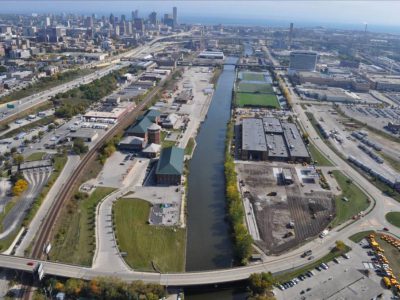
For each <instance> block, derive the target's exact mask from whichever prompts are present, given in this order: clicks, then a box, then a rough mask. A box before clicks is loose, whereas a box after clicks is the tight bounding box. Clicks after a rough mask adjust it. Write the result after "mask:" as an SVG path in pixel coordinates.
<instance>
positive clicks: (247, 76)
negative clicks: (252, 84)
mask: <svg viewBox="0 0 400 300" xmlns="http://www.w3.org/2000/svg"><path fill="white" fill-rule="evenodd" d="M240 75H241V76H242V80H248V81H265V79H264V74H263V73H259V72H241V74H240Z"/></svg>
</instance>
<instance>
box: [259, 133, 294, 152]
mask: <svg viewBox="0 0 400 300" xmlns="http://www.w3.org/2000/svg"><path fill="white" fill-rule="evenodd" d="M265 139H266V140H267V146H268V157H277V158H287V157H288V156H289V155H288V152H287V149H286V144H285V140H284V139H283V136H282V135H280V134H266V135H265Z"/></svg>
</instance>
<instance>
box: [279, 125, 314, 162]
mask: <svg viewBox="0 0 400 300" xmlns="http://www.w3.org/2000/svg"><path fill="white" fill-rule="evenodd" d="M282 128H283V134H284V136H285V140H286V144H287V148H288V151H289V157H290V159H291V160H293V161H298V162H309V161H310V154H309V153H308V150H307V148H306V146H305V144H304V141H303V138H302V136H301V135H300V132H299V130H298V129H297V127H296V125H295V124H294V123H282Z"/></svg>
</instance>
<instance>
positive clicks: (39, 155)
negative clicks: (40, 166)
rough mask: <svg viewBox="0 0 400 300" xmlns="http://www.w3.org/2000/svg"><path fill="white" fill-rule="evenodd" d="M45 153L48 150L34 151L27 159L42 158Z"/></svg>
mask: <svg viewBox="0 0 400 300" xmlns="http://www.w3.org/2000/svg"><path fill="white" fill-rule="evenodd" d="M45 154H46V152H34V153H32V154H31V155H29V156H28V157H27V158H25V161H35V160H41V159H42V158H43V156H44V155H45Z"/></svg>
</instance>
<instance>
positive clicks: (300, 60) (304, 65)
mask: <svg viewBox="0 0 400 300" xmlns="http://www.w3.org/2000/svg"><path fill="white" fill-rule="evenodd" d="M317 57H318V55H317V53H316V52H311V51H292V52H291V53H290V64H289V72H296V71H311V72H313V71H315V67H316V65H317Z"/></svg>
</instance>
